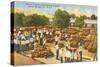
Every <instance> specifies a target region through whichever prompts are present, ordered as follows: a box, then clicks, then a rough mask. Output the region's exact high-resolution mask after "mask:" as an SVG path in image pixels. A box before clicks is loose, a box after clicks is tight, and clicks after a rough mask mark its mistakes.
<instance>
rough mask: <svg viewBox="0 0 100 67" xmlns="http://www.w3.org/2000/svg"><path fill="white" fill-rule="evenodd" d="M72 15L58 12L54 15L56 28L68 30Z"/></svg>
mask: <svg viewBox="0 0 100 67" xmlns="http://www.w3.org/2000/svg"><path fill="white" fill-rule="evenodd" d="M69 22H70V15H69V14H68V12H66V11H62V10H60V9H58V10H56V12H55V14H54V26H55V27H58V28H66V27H68V26H69Z"/></svg>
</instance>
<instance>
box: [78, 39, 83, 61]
mask: <svg viewBox="0 0 100 67" xmlns="http://www.w3.org/2000/svg"><path fill="white" fill-rule="evenodd" d="M82 51H83V40H81V41H80V43H79V54H80V61H82Z"/></svg>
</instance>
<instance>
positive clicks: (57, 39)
mask: <svg viewBox="0 0 100 67" xmlns="http://www.w3.org/2000/svg"><path fill="white" fill-rule="evenodd" d="M58 41H59V36H58V35H56V36H55V45H57V44H58Z"/></svg>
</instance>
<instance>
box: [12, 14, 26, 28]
mask: <svg viewBox="0 0 100 67" xmlns="http://www.w3.org/2000/svg"><path fill="white" fill-rule="evenodd" d="M12 15H14V26H15V27H16V26H18V27H20V26H23V18H24V16H25V15H24V14H23V13H15V14H12Z"/></svg>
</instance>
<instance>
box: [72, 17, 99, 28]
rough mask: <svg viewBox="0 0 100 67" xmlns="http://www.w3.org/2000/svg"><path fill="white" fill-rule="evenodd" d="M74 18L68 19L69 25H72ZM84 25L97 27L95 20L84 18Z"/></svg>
mask: <svg viewBox="0 0 100 67" xmlns="http://www.w3.org/2000/svg"><path fill="white" fill-rule="evenodd" d="M75 20H76V19H73V18H71V19H70V26H73V25H74V23H75ZM84 23H85V24H84V27H97V20H91V19H85V20H84Z"/></svg>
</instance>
